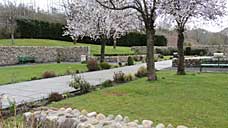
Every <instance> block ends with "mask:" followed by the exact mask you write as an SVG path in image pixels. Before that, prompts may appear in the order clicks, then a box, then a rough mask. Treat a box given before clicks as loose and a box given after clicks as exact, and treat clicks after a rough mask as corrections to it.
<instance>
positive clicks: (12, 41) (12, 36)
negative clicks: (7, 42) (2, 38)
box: [11, 33, 15, 45]
mask: <svg viewBox="0 0 228 128" xmlns="http://www.w3.org/2000/svg"><path fill="white" fill-rule="evenodd" d="M11 43H12V45H14V44H15V41H14V33H11Z"/></svg>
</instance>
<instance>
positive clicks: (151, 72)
mask: <svg viewBox="0 0 228 128" xmlns="http://www.w3.org/2000/svg"><path fill="white" fill-rule="evenodd" d="M146 35H147V72H148V80H149V81H153V80H157V76H156V71H155V63H154V38H155V30H154V29H152V30H151V29H147V31H146Z"/></svg>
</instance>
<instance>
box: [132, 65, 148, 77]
mask: <svg viewBox="0 0 228 128" xmlns="http://www.w3.org/2000/svg"><path fill="white" fill-rule="evenodd" d="M135 76H136V77H139V78H141V77H146V76H147V68H146V67H144V66H143V67H140V68H139V69H138V71H137V73H136V74H135Z"/></svg>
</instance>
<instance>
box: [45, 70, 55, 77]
mask: <svg viewBox="0 0 228 128" xmlns="http://www.w3.org/2000/svg"><path fill="white" fill-rule="evenodd" d="M56 76H57V75H56V74H55V72H54V71H46V72H44V73H43V74H42V78H52V77H56Z"/></svg>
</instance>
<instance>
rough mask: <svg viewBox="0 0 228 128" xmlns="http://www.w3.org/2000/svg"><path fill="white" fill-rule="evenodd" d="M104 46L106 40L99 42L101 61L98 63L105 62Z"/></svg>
mask: <svg viewBox="0 0 228 128" xmlns="http://www.w3.org/2000/svg"><path fill="white" fill-rule="evenodd" d="M105 46H106V40H101V59H100V62H101V63H102V62H104V61H105Z"/></svg>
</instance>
